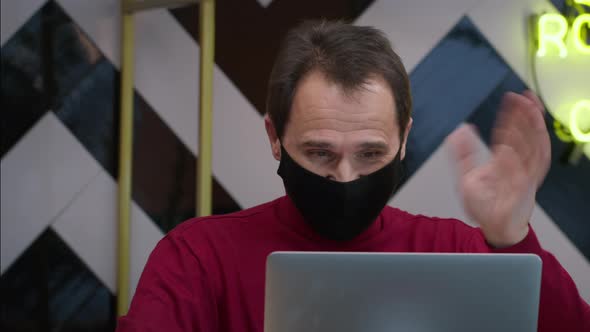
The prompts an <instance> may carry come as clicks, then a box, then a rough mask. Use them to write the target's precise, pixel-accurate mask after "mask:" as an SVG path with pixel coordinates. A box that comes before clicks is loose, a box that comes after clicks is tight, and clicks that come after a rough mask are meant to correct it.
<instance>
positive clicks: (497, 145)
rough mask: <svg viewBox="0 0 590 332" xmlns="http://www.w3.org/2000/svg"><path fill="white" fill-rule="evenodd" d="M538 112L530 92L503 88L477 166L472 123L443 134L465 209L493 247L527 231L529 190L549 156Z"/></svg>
mask: <svg viewBox="0 0 590 332" xmlns="http://www.w3.org/2000/svg"><path fill="white" fill-rule="evenodd" d="M543 113H544V110H543V105H542V103H541V102H540V101H539V99H538V98H537V96H535V95H534V94H533V93H531V92H529V91H527V92H525V93H524V94H523V95H519V94H515V93H507V94H506V95H505V96H504V99H503V101H502V106H501V109H500V112H499V114H498V119H497V121H496V124H495V126H494V129H493V132H492V145H491V157H490V159H489V160H488V161H487V162H486V163H484V164H481V165H478V164H477V163H476V154H477V151H476V148H475V139H476V133H475V131H474V129H473V128H472V127H470V126H462V127H460V128H458V129H457V130H455V131H454V132H453V133H452V134H451V135H450V136H449V141H450V143H451V146H452V148H453V151H454V154H455V159H456V162H457V168H458V171H459V172H458V173H459V190H460V192H461V196H462V200H463V205H464V208H465V211H466V212H467V214H468V215H469V216H470V218H472V219H473V220H474V221H476V222H477V223H479V225H480V227H481V229H482V231H483V233H484V235H485V237H486V240H487V241H488V243H490V244H491V245H493V246H495V247H506V246H510V245H514V244H516V243H518V242H520V241H521V240H522V239H523V238H524V237H525V236H526V234H527V233H528V223H529V221H530V218H531V214H532V211H533V207H534V204H535V194H536V191H537V189H538V187H539V186H540V185H541V183H542V182H543V179H544V178H545V175H546V174H547V170H548V169H549V164H550V159H551V145H550V141H549V135H548V132H547V128H546V126H545V121H544V118H543Z"/></svg>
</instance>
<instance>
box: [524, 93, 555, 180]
mask: <svg viewBox="0 0 590 332" xmlns="http://www.w3.org/2000/svg"><path fill="white" fill-rule="evenodd" d="M523 95H524V96H525V97H527V98H528V99H529V100H531V101H532V102H533V103H534V104H535V106H536V107H537V108H536V109H534V108H526V109H525V114H526V116H527V119H528V121H530V123H531V125H530V128H531V130H532V132H530V133H529V136H528V137H527V140H528V141H530V142H531V143H532V144H533V145H534V154H533V156H532V161H531V162H532V163H533V165H532V166H531V167H529V168H530V169H531V170H530V171H531V174H532V175H533V176H534V177H535V178H536V179H537V181H538V184H539V185H540V184H541V183H542V182H543V179H544V178H545V175H547V171H548V170H549V166H550V164H551V140H550V139H549V132H548V130H547V124H546V122H545V106H544V105H543V103H542V101H541V100H540V99H539V97H538V96H537V95H535V94H534V93H533V92H531V91H525V92H524V93H523Z"/></svg>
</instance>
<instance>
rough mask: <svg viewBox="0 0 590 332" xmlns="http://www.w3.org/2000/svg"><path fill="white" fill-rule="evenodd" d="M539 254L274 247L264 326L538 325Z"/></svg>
mask: <svg viewBox="0 0 590 332" xmlns="http://www.w3.org/2000/svg"><path fill="white" fill-rule="evenodd" d="M540 287H541V259H540V258H539V257H538V256H536V255H521V254H518V255H517V254H421V253H410V254H408V253H403V254H401V253H346V252H338V253H330V252H274V253H272V254H271V255H269V257H268V259H267V266H266V291H265V312H264V331H265V332H295V331H297V332H300V331H307V332H314V331H322V332H325V331H338V332H360V331H363V332H385V331H388V332H391V331H409V332H426V331H429V332H431V331H438V332H447V331H448V332H451V331H452V332H472V331H479V332H486V331H490V332H491V331H493V332H497V331H503V332H512V331H514V332H529V331H530V332H533V331H537V316H538V311H539V292H540Z"/></svg>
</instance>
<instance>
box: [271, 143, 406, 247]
mask: <svg viewBox="0 0 590 332" xmlns="http://www.w3.org/2000/svg"><path fill="white" fill-rule="evenodd" d="M277 173H278V174H279V176H280V177H281V178H283V183H284V185H285V189H286V191H287V194H288V195H289V197H290V198H291V200H292V201H293V203H294V204H295V206H296V207H297V209H298V210H299V212H300V213H301V214H302V215H303V218H304V219H305V221H306V222H307V223H308V224H309V225H311V227H312V228H313V229H314V230H315V231H316V232H317V233H318V234H320V235H321V236H323V237H325V238H328V239H332V240H338V241H346V240H351V239H353V238H354V237H356V236H357V235H359V234H360V233H362V232H363V231H364V230H365V229H367V228H368V227H369V225H371V224H372V223H373V221H375V219H376V218H377V216H379V213H381V210H383V208H384V207H385V204H387V202H388V201H389V199H390V198H391V197H392V196H393V194H394V192H395V190H396V189H397V187H398V186H399V184H400V182H401V177H402V167H401V160H400V153H399V151H398V153H397V155H396V156H395V158H393V160H392V161H391V162H390V163H389V164H387V165H386V166H385V167H383V168H381V169H380V170H378V171H376V172H374V173H371V174H369V175H366V176H363V177H360V178H359V179H357V180H354V181H350V182H337V181H333V180H330V179H327V178H325V177H323V176H320V175H317V174H315V173H312V172H310V171H308V170H306V169H305V168H303V167H301V166H300V165H298V164H297V163H296V162H295V161H294V160H293V159H292V158H291V157H290V156H289V154H287V152H286V151H285V149H284V148H283V147H281V163H280V165H279V169H278V171H277Z"/></svg>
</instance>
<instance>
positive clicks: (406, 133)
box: [400, 118, 414, 160]
mask: <svg viewBox="0 0 590 332" xmlns="http://www.w3.org/2000/svg"><path fill="white" fill-rule="evenodd" d="M412 122H414V120H413V119H412V118H410V121H408V125H407V126H406V130H404V141H403V142H402V147H401V150H400V154H401V155H400V159H401V160H404V158H405V157H406V143H407V142H408V135H409V134H410V129H412Z"/></svg>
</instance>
